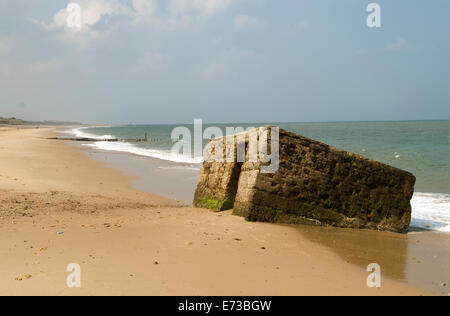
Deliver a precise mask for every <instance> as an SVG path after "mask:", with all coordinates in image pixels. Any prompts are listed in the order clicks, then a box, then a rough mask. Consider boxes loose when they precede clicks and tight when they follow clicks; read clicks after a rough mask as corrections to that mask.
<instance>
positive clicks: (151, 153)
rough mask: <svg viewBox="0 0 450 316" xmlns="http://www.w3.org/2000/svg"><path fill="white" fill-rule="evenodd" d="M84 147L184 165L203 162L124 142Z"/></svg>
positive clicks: (99, 143)
mask: <svg viewBox="0 0 450 316" xmlns="http://www.w3.org/2000/svg"><path fill="white" fill-rule="evenodd" d="M85 146H89V147H94V148H97V149H102V150H108V151H119V152H126V153H130V154H134V155H138V156H145V157H151V158H156V159H160V160H167V161H172V162H177V163H184V164H201V163H202V162H203V159H202V158H195V159H194V158H192V157H190V156H185V155H181V154H176V153H172V152H171V151H170V150H158V149H150V148H142V147H137V146H135V145H133V144H130V143H126V142H95V143H94V144H86V145H85ZM187 168H189V166H188V167H187Z"/></svg>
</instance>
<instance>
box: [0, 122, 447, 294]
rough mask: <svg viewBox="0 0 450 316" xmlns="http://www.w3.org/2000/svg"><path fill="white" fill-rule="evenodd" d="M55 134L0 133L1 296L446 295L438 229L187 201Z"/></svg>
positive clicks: (35, 131) (50, 131)
mask: <svg viewBox="0 0 450 316" xmlns="http://www.w3.org/2000/svg"><path fill="white" fill-rule="evenodd" d="M51 135H54V130H53V129H52V128H49V129H42V128H41V129H26V130H25V129H24V130H17V129H14V130H8V129H4V130H2V131H0V201H1V202H2V204H1V209H0V259H1V260H0V295H37V294H38V295H428V294H441V295H442V294H444V295H445V290H443V291H442V290H441V291H439V292H438V291H433V292H431V291H430V290H433V289H432V288H430V287H428V286H427V284H429V283H430V282H438V281H437V280H438V279H441V278H448V275H445V274H446V273H448V270H445V269H444V270H442V271H443V272H440V271H437V270H436V269H435V268H434V267H435V266H434V265H433V266H431V268H432V270H433V271H429V269H430V266H428V263H426V262H428V261H429V258H434V257H431V255H432V254H434V253H435V251H434V250H433V249H435V248H433V247H434V245H435V246H436V249H440V250H441V252H440V253H441V254H442V253H443V252H442V249H445V248H442V247H445V245H444V246H443V245H442V244H443V241H442V240H443V239H442V237H436V236H438V235H434V234H420V236H422V237H420V238H419V239H420V244H421V245H423V247H422V246H420V247H415V246H414V243H417V240H418V239H415V238H416V236H419V235H394V234H385V233H379V232H367V231H358V232H355V231H346V230H338V229H331V228H317V227H291V226H282V225H272V224H264V223H248V222H246V221H244V220H243V219H242V218H239V217H235V216H232V215H231V213H230V212H224V213H221V214H217V213H213V212H210V211H208V210H203V209H195V208H191V207H181V206H180V204H179V203H178V202H176V201H174V200H171V199H168V198H165V197H162V196H158V195H153V194H149V193H145V192H142V191H138V190H135V189H133V187H132V185H133V178H131V177H128V176H126V175H124V174H122V173H121V172H119V171H117V170H113V169H110V168H107V167H105V165H104V164H103V163H101V162H98V161H95V160H92V159H89V158H88V157H86V154H85V153H83V152H82V151H81V150H80V149H79V148H76V147H74V146H71V145H68V144H66V143H64V142H60V141H52V140H47V139H44V137H48V136H51ZM425 236H426V237H425ZM439 236H440V235H439ZM445 240H448V239H445ZM439 245H440V246H441V248H439V247H440V246H439ZM364 250H366V251H364ZM444 254H445V252H444ZM412 255H414V256H415V257H414V258H412V257H411V256H412ZM372 260H375V261H372ZM417 260H418V261H421V263H417V265H416V266H415V265H414V261H417ZM430 260H431V259H430ZM433 260H435V262H437V264H436V266H437V265H438V264H439V265H440V266H445V265H446V266H448V261H447V260H448V257H447V258H446V257H445V256H441V255H439V253H438V255H437V257H436V258H435V259H433ZM367 261H370V262H367ZM376 261H379V262H378V263H380V265H381V267H382V272H383V271H386V272H383V282H382V287H381V288H379V289H370V288H368V287H367V285H366V279H367V276H368V274H369V273H367V272H366V271H365V266H366V265H367V264H369V263H371V262H376ZM422 262H423V264H422ZM70 263H77V264H79V265H80V266H81V269H82V287H81V288H79V289H70V288H68V287H67V285H66V278H67V276H68V275H69V273H68V272H66V267H67V265H68V264H70ZM403 263H404V264H403ZM425 263H426V264H425ZM411 274H413V275H414V276H415V277H414V278H411V277H410V275H411ZM448 281H449V280H442V282H448ZM449 292H450V291H449Z"/></svg>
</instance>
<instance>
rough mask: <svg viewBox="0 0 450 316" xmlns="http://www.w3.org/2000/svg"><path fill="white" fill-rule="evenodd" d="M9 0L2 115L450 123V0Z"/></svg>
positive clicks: (0, 68) (1, 23) (2, 53)
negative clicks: (373, 24) (375, 17)
mask: <svg viewBox="0 0 450 316" xmlns="http://www.w3.org/2000/svg"><path fill="white" fill-rule="evenodd" d="M73 2H76V3H79V4H80V6H81V8H82V11H81V17H82V27H81V29H74V28H69V27H67V24H66V15H67V13H66V11H65V8H66V7H67V5H68V3H69V1H61V0H14V1H12V0H10V1H7V0H2V1H1V2H0V87H1V88H0V116H17V117H23V118H26V119H36V120H43V119H52V120H76V121H82V122H86V123H118V124H122V123H137V124H143V123H184V122H192V120H193V119H194V118H202V119H203V120H204V121H206V122H224V123H226V122H286V121H354V120H416V119H450V18H449V16H450V2H449V1H448V0H434V1H425V0H420V1H418V0H395V1H394V0H389V1H377V3H378V4H380V6H381V19H382V20H381V21H382V25H381V28H369V27H367V24H366V19H367V16H368V15H369V13H368V12H366V7H367V5H368V4H369V3H371V2H373V1H361V0H339V1H338V0H320V1H318V0H283V1H275V0H164V1H163V0H127V1H120V0H73Z"/></svg>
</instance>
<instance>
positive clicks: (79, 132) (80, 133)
mask: <svg viewBox="0 0 450 316" xmlns="http://www.w3.org/2000/svg"><path fill="white" fill-rule="evenodd" d="M88 128H90V127H79V128H74V129H71V130H68V131H63V133H65V134H71V135H74V136H75V137H77V138H90V139H98V140H101V139H114V138H115V137H114V136H113V135H100V136H99V135H94V134H90V133H86V132H85V130H86V129H88Z"/></svg>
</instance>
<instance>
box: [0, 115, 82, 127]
mask: <svg viewBox="0 0 450 316" xmlns="http://www.w3.org/2000/svg"><path fill="white" fill-rule="evenodd" d="M0 125H6V126H20V125H25V126H33V125H45V126H49V125H51V126H57V125H82V124H81V123H79V122H58V121H26V120H22V119H19V118H15V117H10V118H5V117H0Z"/></svg>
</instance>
